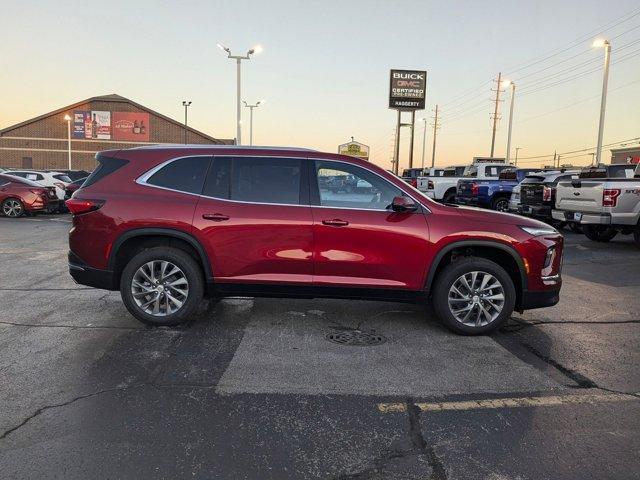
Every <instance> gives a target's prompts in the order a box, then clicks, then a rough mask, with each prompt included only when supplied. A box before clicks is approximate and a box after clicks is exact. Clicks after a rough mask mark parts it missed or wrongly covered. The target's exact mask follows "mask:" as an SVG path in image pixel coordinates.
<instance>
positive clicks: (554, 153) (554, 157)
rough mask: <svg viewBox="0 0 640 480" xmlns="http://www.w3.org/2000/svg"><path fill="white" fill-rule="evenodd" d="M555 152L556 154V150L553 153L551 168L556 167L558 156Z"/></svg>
mask: <svg viewBox="0 0 640 480" xmlns="http://www.w3.org/2000/svg"><path fill="white" fill-rule="evenodd" d="M556 152H557V150H554V151H553V166H554V167H555V166H556V157H557V156H558V155H557V153H556Z"/></svg>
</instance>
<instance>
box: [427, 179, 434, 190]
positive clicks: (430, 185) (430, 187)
mask: <svg viewBox="0 0 640 480" xmlns="http://www.w3.org/2000/svg"><path fill="white" fill-rule="evenodd" d="M427 188H428V189H429V190H433V182H432V181H431V180H429V181H427Z"/></svg>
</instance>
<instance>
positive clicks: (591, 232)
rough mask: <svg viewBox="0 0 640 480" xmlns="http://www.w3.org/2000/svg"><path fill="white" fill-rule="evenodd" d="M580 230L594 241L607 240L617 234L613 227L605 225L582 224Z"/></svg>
mask: <svg viewBox="0 0 640 480" xmlns="http://www.w3.org/2000/svg"><path fill="white" fill-rule="evenodd" d="M582 232H583V233H584V234H585V236H586V237H587V238H588V239H589V240H593V241H594V242H608V241H609V240H611V239H612V238H613V237H615V236H616V235H617V234H618V231H617V230H616V229H615V228H611V227H607V226H606V225H582Z"/></svg>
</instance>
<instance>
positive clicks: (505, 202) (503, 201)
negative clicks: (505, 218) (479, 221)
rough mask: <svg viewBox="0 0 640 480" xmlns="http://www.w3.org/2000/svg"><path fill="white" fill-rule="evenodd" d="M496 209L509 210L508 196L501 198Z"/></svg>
mask: <svg viewBox="0 0 640 480" xmlns="http://www.w3.org/2000/svg"><path fill="white" fill-rule="evenodd" d="M496 211H498V212H508V211H509V200H507V199H506V198H503V199H500V200H498V201H497V202H496Z"/></svg>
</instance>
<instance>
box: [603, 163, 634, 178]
mask: <svg viewBox="0 0 640 480" xmlns="http://www.w3.org/2000/svg"><path fill="white" fill-rule="evenodd" d="M607 170H608V171H609V178H633V173H634V170H635V166H634V165H611V166H610V167H608V168H607Z"/></svg>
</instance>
